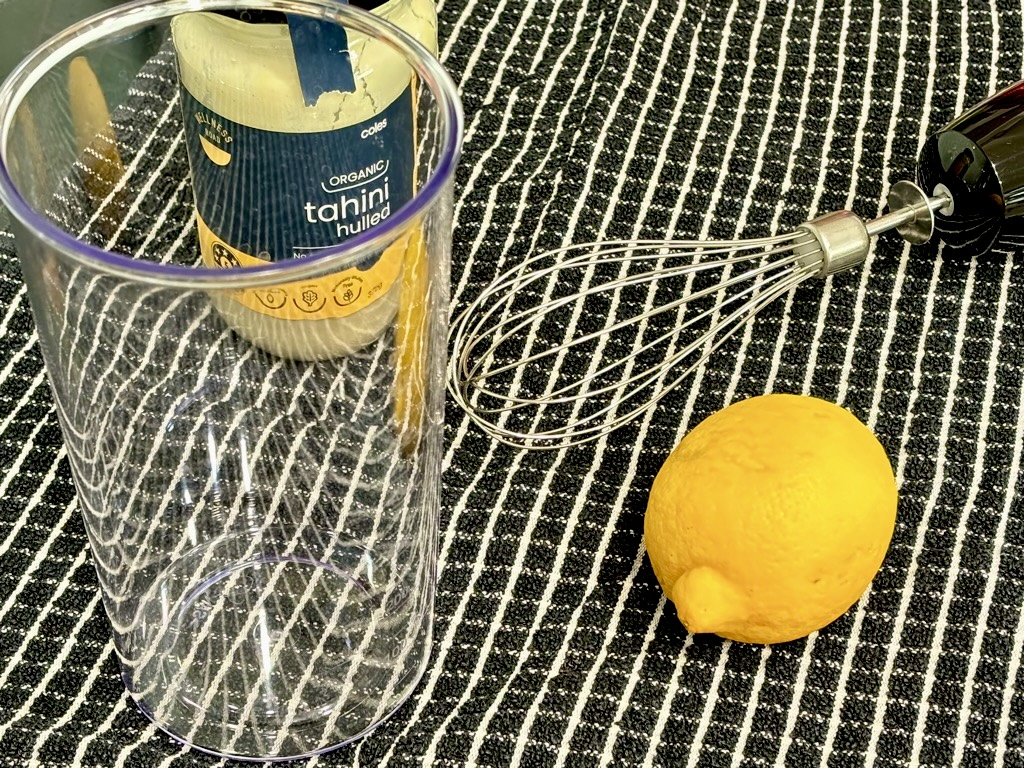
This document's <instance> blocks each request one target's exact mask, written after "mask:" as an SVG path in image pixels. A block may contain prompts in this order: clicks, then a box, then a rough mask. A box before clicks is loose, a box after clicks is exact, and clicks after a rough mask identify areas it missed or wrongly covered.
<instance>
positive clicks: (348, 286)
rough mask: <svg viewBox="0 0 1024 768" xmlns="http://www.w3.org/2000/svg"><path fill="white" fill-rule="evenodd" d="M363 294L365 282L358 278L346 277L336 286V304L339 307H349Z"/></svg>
mask: <svg viewBox="0 0 1024 768" xmlns="http://www.w3.org/2000/svg"><path fill="white" fill-rule="evenodd" d="M362 293H363V281H362V279H361V278H358V277H346V278H345V279H344V280H342V281H341V282H339V283H338V284H337V285H336V286H334V303H335V304H337V305H338V306H339V307H347V306H349V305H350V304H352V303H353V302H354V301H356V300H357V299H358V298H359V297H360V296H361V295H362Z"/></svg>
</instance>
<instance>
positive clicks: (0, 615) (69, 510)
mask: <svg viewBox="0 0 1024 768" xmlns="http://www.w3.org/2000/svg"><path fill="white" fill-rule="evenodd" d="M77 508H78V505H77V504H76V501H75V500H74V499H72V500H71V501H70V502H69V503H68V505H67V506H66V507H65V508H64V514H63V515H61V518H60V520H58V521H57V524H56V525H54V527H53V531H52V532H51V533H50V535H49V537H47V539H46V542H45V543H44V544H43V546H42V547H40V548H39V551H38V552H37V553H36V556H35V557H34V558H32V562H31V563H30V564H29V566H28V568H26V569H25V573H23V574H22V576H21V578H20V579H19V580H18V583H17V584H16V585H15V587H14V589H12V590H11V591H10V593H9V594H8V595H7V599H6V600H4V603H3V605H2V606H0V621H3V619H4V618H5V617H6V616H7V612H8V611H10V610H11V608H12V607H13V606H14V604H15V603H16V602H17V600H18V597H19V596H20V595H21V593H22V591H24V589H25V587H27V586H28V584H29V583H30V582H31V581H32V580H33V576H34V575H35V573H36V572H37V571H38V570H39V566H40V565H42V564H43V562H44V561H45V560H46V556H47V555H48V554H49V553H50V547H52V546H53V542H54V541H56V540H57V539H58V538H59V537H60V535H61V534H62V533H63V532H64V525H65V524H66V523H67V521H68V519H69V518H70V517H71V515H72V514H74V512H75V510H76V509H77ZM27 512H28V510H26V513H27ZM26 517H27V514H26ZM86 551H87V548H86V547H85V546H83V547H82V549H80V550H79V552H78V556H77V557H76V558H75V559H74V562H72V563H71V565H70V567H69V568H68V571H67V575H66V576H65V577H64V578H63V579H61V581H60V583H58V584H57V588H56V589H54V591H53V594H51V595H50V599H49V600H47V601H46V605H44V606H43V608H42V610H41V611H40V612H39V614H38V616H37V618H36V620H35V624H33V625H32V626H31V627H30V628H29V629H28V631H26V632H25V633H24V635H22V638H21V643H20V644H19V645H18V648H17V649H16V650H15V651H14V653H13V654H12V655H11V657H10V658H9V659H8V660H7V664H6V665H5V666H4V670H3V672H0V688H2V687H3V686H4V685H5V684H6V683H7V679H8V678H9V677H10V675H11V672H13V671H14V669H15V668H16V667H17V666H18V664H20V663H21V660H22V658H23V654H24V652H25V649H26V648H28V646H29V643H31V642H32V639H33V638H34V637H35V636H36V635H37V634H38V633H39V629H40V627H41V626H42V623H43V621H44V620H45V619H46V617H47V616H49V615H50V611H51V610H53V606H54V605H55V604H56V602H57V601H58V600H59V599H60V597H61V595H63V594H64V592H65V591H67V588H68V587H69V586H71V581H70V578H69V577H70V576H71V574H73V573H75V571H77V570H78V569H79V567H80V566H81V565H82V563H84V562H85V557H86ZM0 735H2V732H0Z"/></svg>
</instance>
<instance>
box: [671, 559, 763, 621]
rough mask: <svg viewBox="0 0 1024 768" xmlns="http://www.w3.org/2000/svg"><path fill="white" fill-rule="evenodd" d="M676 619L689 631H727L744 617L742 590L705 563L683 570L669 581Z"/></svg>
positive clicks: (744, 606)
mask: <svg viewBox="0 0 1024 768" xmlns="http://www.w3.org/2000/svg"><path fill="white" fill-rule="evenodd" d="M672 602H673V603H675V606H676V613H677V614H678V615H679V620H680V621H681V622H682V623H683V626H685V627H686V629H687V631H688V632H691V633H692V634H700V633H702V632H715V633H721V632H727V631H728V630H729V628H730V627H731V626H734V625H736V624H739V623H741V622H743V621H744V620H745V619H746V618H747V607H746V600H745V599H744V596H743V594H742V593H741V592H740V591H739V590H738V589H736V587H734V586H733V585H732V583H730V581H729V580H728V579H726V578H725V577H724V576H722V575H721V574H720V573H719V572H718V571H716V570H714V569H713V568H709V567H708V566H700V567H697V568H694V569H693V570H690V571H687V572H686V573H684V574H683V575H682V576H680V577H679V578H678V579H677V580H676V583H675V584H673V585H672Z"/></svg>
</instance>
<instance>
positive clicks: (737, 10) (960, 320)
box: [0, 0, 1024, 768]
mask: <svg viewBox="0 0 1024 768" xmlns="http://www.w3.org/2000/svg"><path fill="white" fill-rule="evenodd" d="M440 16H441V20H442V34H441V38H442V46H443V58H444V60H445V62H446V64H447V66H448V68H449V69H450V71H451V72H452V73H453V75H454V76H455V77H456V79H457V80H458V81H459V82H460V84H461V92H462V96H463V100H464V102H465V106H466V111H467V134H466V146H465V159H464V161H463V164H462V167H461V170H460V172H459V177H458V195H459V196H458V201H457V207H456V222H455V236H454V237H455V247H454V253H455V262H456V263H455V268H454V271H453V275H452V280H453V296H454V306H453V311H457V309H458V307H459V306H460V305H463V304H465V303H466V302H467V300H468V299H469V298H471V297H473V296H475V295H476V292H477V291H479V290H480V289H481V288H482V287H483V286H484V285H485V284H486V283H487V282H488V281H489V280H490V278H491V277H493V276H494V275H495V274H496V273H497V272H498V270H500V269H503V268H505V267H507V266H509V265H512V264H515V263H516V262H517V261H518V260H521V259H523V258H525V257H526V256H527V255H529V254H531V253H533V252H535V251H537V250H541V249H545V248H550V247H556V246H558V245H561V244H564V243H569V242H573V241H584V240H592V239H599V238H612V237H658V236H664V235H667V234H670V233H671V234H676V235H679V236H686V237H732V236H735V235H742V236H757V235H765V234H768V233H771V232H776V231H784V230H787V229H790V228H792V227H793V226H795V225H797V224H799V223H800V222H801V221H803V220H805V219H806V218H808V217H811V216H813V215H816V214H820V213H823V212H825V211H827V210H832V209H836V208H852V209H854V210H856V211H858V212H860V213H861V214H863V215H865V216H873V215H875V214H877V213H878V212H880V210H881V206H882V203H881V201H882V200H883V199H884V195H885V192H886V190H887V188H888V187H889V185H890V184H892V183H893V182H895V181H897V180H899V179H903V178H912V176H913V173H914V162H915V158H916V154H917V151H918V148H919V147H920V145H921V143H922V142H923V140H924V138H925V137H926V136H927V135H928V134H929V133H930V132H932V131H934V130H936V129H938V128H939V127H941V125H942V124H943V123H944V122H945V121H947V120H948V119H950V118H952V117H953V116H954V115H956V114H958V113H959V112H961V111H962V110H963V109H964V108H966V107H967V106H969V105H970V104H971V103H973V102H975V101H977V100H978V99H980V98H981V97H983V96H985V95H986V94H988V93H990V92H992V91H994V90H996V89H997V88H1000V87H1002V86H1005V85H1007V84H1009V83H1011V82H1013V81H1015V80H1017V79H1020V78H1021V77H1022V72H1024V20H1022V14H1021V8H1020V6H1019V4H1016V3H1006V2H997V0H992V2H971V3H967V2H964V3H962V4H953V3H940V2H939V1H938V0H931V2H926V0H904V1H903V2H901V3H887V4H877V3H868V2H853V1H852V0H847V1H846V2H830V3H828V4H827V5H825V6H824V7H822V6H821V5H820V4H818V3H814V2H798V3H796V4H795V5H794V6H790V5H789V4H786V3H779V2H767V0H731V1H730V0H727V1H726V2H724V3H707V2H698V1H696V0H677V1H676V2H668V1H666V0H639V2H634V3H602V2H599V1H598V0H445V2H444V3H443V4H442V5H441V7H440ZM155 130H159V126H157V127H156V128H155ZM0 252H2V254H3V257H2V258H0V296H2V304H0V704H2V705H3V706H2V707H0V709H2V714H0V765H9V766H26V765H31V766H40V767H42V766H47V767H51V766H52V767H53V768H57V767H58V766H60V767H63V766H71V765H82V766H97V767H99V766H103V767H104V768H109V767H110V766H118V767H121V766H125V767H127V768H136V767H137V766H139V767H141V766H160V767H161V768H182V767H183V766H202V765H207V764H210V763H211V761H210V759H209V758H205V757H202V756H199V755H197V754H195V753H190V752H188V751H186V750H183V749H182V748H180V747H179V746H178V745H176V744H175V743H174V742H172V741H171V740H170V739H169V738H168V737H166V736H164V735H163V734H161V733H160V732H158V731H156V730H155V729H154V727H152V726H151V725H150V724H149V723H148V721H147V720H146V719H145V718H144V717H143V716H142V715H141V714H140V713H139V712H138V711H136V709H135V708H134V706H133V705H131V704H130V702H129V701H128V699H127V696H126V694H125V692H124V686H123V684H122V682H121V680H120V677H119V675H118V669H117V664H116V661H115V658H114V655H113V647H112V644H111V642H110V632H109V626H108V624H107V620H106V617H105V615H104V614H103V610H102V607H101V606H100V603H99V597H98V592H97V588H96V581H95V573H94V569H93V566H92V563H91V558H90V555H89V552H88V547H87V542H86V539H85V534H84V531H83V529H82V525H81V522H80V520H79V512H78V509H77V507H76V503H75V496H74V489H73V487H72V484H71V479H70V473H69V469H68V464H67V459H66V456H65V451H64V449H63V447H62V441H61V437H60V432H59V428H58V426H57V422H56V418H55V414H54V411H53V407H52V402H51V399H50V397H49V393H48V390H47V388H46V384H45V375H44V372H43V368H42V362H41V359H40V356H39V352H38V349H37V346H36V339H35V333H34V330H33V325H32V320H31V317H30V315H29V312H28V307H27V300H26V296H25V292H24V289H23V288H22V286H21V282H20V278H19V274H18V267H17V264H16V261H15V258H14V256H13V253H14V243H13V239H12V238H11V236H10V235H9V234H7V233H4V232H0ZM626 309H628V308H624V310H623V311H626ZM1022 339H1024V259H1022V255H1021V254H1013V253H1010V252H1005V251H1002V250H997V251H996V252H994V253H992V254H990V255H989V256H987V257H985V258H979V259H975V260H970V261H966V260H958V259H954V258H946V257H944V254H943V253H942V251H941V249H938V248H936V247H934V246H925V247H919V248H913V249H911V248H910V247H909V246H905V245H903V244H902V243H901V242H899V241H898V239H897V238H894V237H886V238H883V239H882V240H880V241H879V242H878V243H877V244H876V246H875V248H874V250H873V252H872V254H871V255H870V257H869V259H868V261H867V263H866V264H865V265H864V266H863V268H861V269H860V270H856V271H853V272H850V273H846V274H842V275H837V276H834V277H832V278H830V279H828V280H827V281H825V282H824V283H820V282H815V283H811V284H808V285H806V286H803V287H801V288H800V289H798V290H797V291H796V292H795V293H793V294H792V295H790V296H787V297H786V298H785V299H783V300H781V301H779V302H778V303H776V304H775V305H773V306H772V307H771V308H769V309H768V310H767V311H766V312H765V313H764V314H763V315H762V316H761V317H759V318H758V320H757V322H756V323H755V324H754V325H753V326H752V327H751V328H750V329H749V330H748V331H747V332H746V333H743V334H740V336H739V337H738V338H737V339H736V340H735V342H734V343H731V344H727V345H726V346H725V347H723V348H722V349H721V350H719V351H718V352H717V353H716V354H715V356H714V357H713V358H712V359H711V360H710V361H709V363H708V364H706V365H705V366H703V367H702V368H701V369H700V370H699V371H698V372H697V374H696V376H695V377H694V378H693V379H692V380H691V382H690V383H689V384H688V385H687V386H684V387H683V388H681V389H679V390H678V391H676V392H674V393H673V394H672V395H670V396H669V397H667V398H666V399H665V400H664V401H663V402H662V404H661V406H660V407H659V409H658V410H657V411H655V412H654V413H653V414H651V415H649V416H647V417H645V418H644V419H643V420H642V421H641V422H639V423H637V424H634V425H632V426H630V427H628V428H626V429H624V430H622V431H620V432H617V433H615V434H614V435H611V436H608V437H606V438H603V439H602V440H600V441H598V442H596V443H594V444H593V445H589V446H585V447H583V448H580V449H575V450H572V451H564V452H555V453H527V452H519V451H515V450H512V449H509V448H505V447H501V446H498V445H497V444H495V443H493V442H491V441H490V440H488V439H487V438H485V437H484V436H483V435H482V434H481V433H480V432H478V431H477V430H475V429H474V428H473V427H471V426H470V424H469V422H468V420H467V419H466V418H465V417H464V415H463V414H462V413H460V412H458V411H456V410H455V409H454V408H450V409H449V412H448V420H447V443H446V445H447V452H446V455H445V464H444V467H445V472H444V519H443V521H442V534H441V541H440V546H439V555H440V583H439V586H438V593H437V609H436V613H437V625H436V633H435V640H434V651H433V658H432V661H431V665H430V667H429V668H428V671H427V673H426V675H425V677H424V679H423V681H422V683H421V684H420V686H419V688H418V689H417V692H416V693H415V694H414V696H413V698H412V699H411V700H410V701H409V702H408V703H407V704H406V705H405V706H404V707H403V709H401V710H400V711H399V713H398V714H397V715H396V716H395V717H394V718H393V719H391V720H389V721H388V722H386V723H385V724H384V725H382V726H381V727H380V729H378V730H377V731H376V732H375V733H374V734H373V735H372V736H370V737H369V738H367V739H366V740H364V741H362V742H360V743H359V744H358V745H356V746H353V747H350V748H346V749H343V750H340V751H338V752H335V753H333V754H331V755H328V756H325V757H322V758H319V759H315V760H311V761H309V764H310V765H323V766H349V765H356V764H359V765H408V764H431V765H434V764H437V765H450V766H461V765H480V766H499V765H509V764H522V765H531V766H532V765H556V764H567V765H579V766H592V765H593V766H604V765H611V764H618V765H638V766H647V765H681V766H696V765H715V766H717V765H723V766H724V765H780V766H781V765H801V766H802V765H808V766H815V765H822V764H828V765H836V766H839V765H860V764H865V763H876V764H879V765H924V764H927V765H953V764H964V765H979V766H987V765H1024V670H1022V669H1021V657H1022V650H1024V610H1022V608H1024V590H1022V583H1024V548H1022V547H1024V502H1022V499H1021V496H1019V495H1018V493H1017V487H1018V478H1019V477H1020V470H1021V455H1022V452H1024V341H1022ZM766 391H775V392H805V393H809V394H813V395H817V396H819V397H823V398H826V399H828V400H832V401H834V402H838V403H840V404H842V405H844V406H846V407H847V408H849V409H850V410H852V411H853V412H854V413H855V414H857V415H858V416H859V417H860V418H861V419H862V420H863V421H864V422H866V423H867V424H868V425H869V426H870V427H871V428H872V429H873V430H874V431H875V433H876V434H877V435H878V437H879V439H880V440H881V441H882V443H883V444H884V445H885V447H886V449H887V450H888V452H889V455H890V457H891V460H892V463H893V466H894V468H895V470H896V474H897V478H898V480H899V483H900V488H901V499H900V508H899V518H898V522H897V529H896V534H895V539H894V541H893V544H892V547H891V549H890V552H889V554H888V557H887V558H886V561H885V564H884V565H883V567H882V570H881V571H880V572H879V574H878V576H877V578H876V579H875V581H874V583H873V584H872V586H871V588H870V589H869V590H868V592H867V593H866V594H865V595H864V597H863V598H862V600H861V601H860V602H859V603H858V604H857V605H856V606H855V607H854V608H853V609H851V611H850V612H849V613H848V614H847V615H845V616H844V617H843V618H841V619H840V620H838V621H837V622H836V623H835V624H833V625H832V626H830V627H828V628H826V629H825V630H823V631H821V632H819V633H816V634H815V635H813V636H811V637H809V638H807V639H806V640H801V641H797V642H793V643H789V644H786V645H780V646H775V647H770V648H762V647H755V646H747V645H740V644H732V643H728V642H724V641H721V640H719V639H717V638H714V637H704V636H698V637H692V636H688V635H687V634H686V633H685V632H684V630H683V629H682V627H681V626H680V625H679V623H678V620H677V619H676V616H675V613H674V610H673V608H672V606H671V604H668V603H666V602H665V600H664V599H663V597H662V595H661V592H660V589H659V587H658V585H657V582H656V581H655V579H654V576H653V573H652V572H651V570H650V566H649V564H648V563H647V561H646V559H645V555H644V549H643V543H642V539H641V531H642V528H643V525H642V523H643V512H644V507H645V504H646V500H647V491H648V489H649V487H650V484H651V482H652V480H653V478H654V475H655V474H656V472H657V470H658V468H659V466H660V464H661V462H662V461H663V459H664V458H665V456H666V455H667V453H668V452H669V451H670V450H671V448H672V447H673V446H674V445H675V443H676V442H677V441H678V439H679V438H680V437H681V436H682V435H683V434H685V432H686V431H687V430H688V429H689V428H691V427H692V426H694V425H695V424H696V423H698V422H699V420H700V419H702V418H703V417H705V416H707V415H708V414H710V413H712V412H714V411H715V410H717V409H719V408H721V407H723V406H724V405H726V404H728V403H729V402H731V401H733V400H736V399H739V398H743V397H747V396H751V395H755V394H759V393H762V392H766Z"/></svg>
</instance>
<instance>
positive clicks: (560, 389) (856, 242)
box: [448, 82, 1024, 449]
mask: <svg viewBox="0 0 1024 768" xmlns="http://www.w3.org/2000/svg"><path fill="white" fill-rule="evenodd" d="M1022 101H1024V82H1022V83H1018V84H1017V85H1015V86H1012V87H1011V88H1008V89H1006V90H1005V91H1002V92H1000V93H998V94H996V95H994V96H992V97H990V98H988V99H986V100H985V101H983V102H981V103H980V104H978V105H976V106H975V107H973V108H972V109H971V110H969V111H968V112H966V113H964V115H962V116H961V117H959V118H957V119H956V120H954V121H953V122H952V123H950V124H949V125H947V126H946V127H945V128H944V129H942V130H941V131H939V132H938V133H936V134H935V135H933V136H932V137H930V138H929V139H928V141H927V142H926V143H925V146H924V148H923V149H922V152H921V156H920V158H919V162H918V182H919V184H913V183H911V182H909V181H901V182H898V183H896V184H895V185H893V187H892V189H891V190H890V193H889V195H888V199H887V204H888V210H889V212H888V213H886V214H885V215H883V216H881V217H879V218H877V219H873V220H871V221H867V222H865V221H863V220H862V219H861V218H859V217H858V216H856V215H855V214H853V213H851V212H849V211H836V212H833V213H829V214H826V215H824V216H821V217H819V218H816V219H813V220H811V221H808V222H806V223H804V224H802V225H801V226H799V227H797V228H796V229H795V231H794V232H792V233H788V234H780V235H776V236H772V237H765V238H758V239H751V240H726V241H698V240H617V241H606V242H600V243H583V244H579V245H570V246H567V247H564V248H558V249H556V250H552V251H547V252H545V253H542V254H540V255H538V256H534V257H532V258H530V259H528V260H526V261H524V262H522V263H520V264H518V265H516V266H515V267H513V268H511V269H509V270H507V271H506V272H504V273H503V274H501V275H499V276H498V277H497V278H495V279H494V281H493V282H491V284H490V285H488V286H487V287H486V288H485V289H484V290H483V291H482V292H481V293H480V294H479V295H478V296H477V297H476V298H475V299H474V300H473V301H472V302H471V303H470V304H469V306H468V307H466V309H465V310H464V311H463V312H462V313H461V314H460V315H459V317H458V318H457V319H456V321H455V323H454V324H453V327H452V333H451V343H452V347H453V354H452V356H451V357H450V360H449V368H448V386H449V390H450V391H451V393H452V395H453V397H454V398H455V400H456V401H457V402H458V403H459V405H461V406H462V407H463V408H464V409H465V410H466V412H467V413H468V414H469V415H470V417H471V419H472V420H473V422H475V423H476V424H477V425H478V426H479V427H480V428H482V429H483V430H484V431H485V432H486V433H488V434H489V435H490V436H492V437H493V438H494V439H496V440H498V441H500V442H503V443H507V444H509V445H512V446H516V447H522V448H533V449H556V448H565V447H570V446H575V445H581V444H584V443H587V442H591V441H593V440H596V439H598V438H599V437H601V436H602V435H606V434H608V433H610V432H612V431H613V430H616V429H618V428H620V427H622V426H624V425H625V424H627V423H629V422H631V421H633V420H634V419H637V418H638V417H640V416H642V415H643V414H645V413H646V412H648V411H649V410H651V409H652V408H654V407H655V406H656V405H657V404H658V403H659V402H660V401H661V400H662V399H663V398H664V397H666V395H668V394H669V393H670V392H672V391H673V389H675V388H676V387H677V386H678V385H679V384H680V383H681V382H683V381H684V380H685V379H686V378H687V376H689V375H690V374H691V373H692V372H693V371H694V370H695V369H696V368H697V367H698V366H700V365H701V363H703V362H704V361H705V360H706V359H707V358H708V357H709V356H710V355H711V354H712V353H714V352H715V350H717V349H718V348H719V347H721V346H722V345H723V344H724V343H726V341H728V340H729V339H730V338H731V337H733V336H734V335H735V334H736V333H737V332H738V331H739V330H741V329H743V328H745V327H746V326H747V325H748V324H749V323H750V322H751V321H752V320H753V318H754V317H756V316H757V315H758V313H760V312H761V311H762V310H763V309H764V308H765V307H767V306H768V305H769V304H770V303H772V302H773V301H775V300H776V299H778V298H779V297H781V296H783V295H784V294H786V293H788V292H790V291H792V290H793V289H795V288H796V287H797V286H798V285H800V284H801V283H803V282H805V281H807V280H810V279H811V278H814V277H825V276H827V275H830V274H833V273H836V272H839V271H842V270H846V269H850V268H852V267H854V266H857V265H859V264H861V263H862V262H863V261H864V260H865V259H866V257H867V254H868V252H869V248H870V243H871V239H872V238H873V237H875V236H876V235H879V234H881V233H883V232H888V231H891V230H895V231H896V232H898V233H899V234H900V235H901V236H902V237H903V238H904V240H906V241H907V242H910V243H912V244H920V243H924V242H927V241H928V240H930V239H931V237H932V235H933V233H935V232H937V233H938V234H939V236H940V238H941V239H942V241H943V242H944V243H945V245H946V247H947V250H951V251H953V252H964V253H970V254H980V253H984V252H987V251H988V250H990V249H991V248H992V247H993V246H994V245H995V244H996V243H997V242H1000V241H1003V240H1010V239H1013V235H1014V229H1015V226H1016V225H1019V223H1020V220H1019V218H1018V217H1019V216H1020V215H1021V214H1022V213H1024V120H1022V112H1021V109H1020V105H1021V103H1022ZM923 189H928V190H930V194H926V193H925V192H924V191H923ZM552 338H554V339H558V340H557V341H553V342H550V341H548V339H552Z"/></svg>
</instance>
